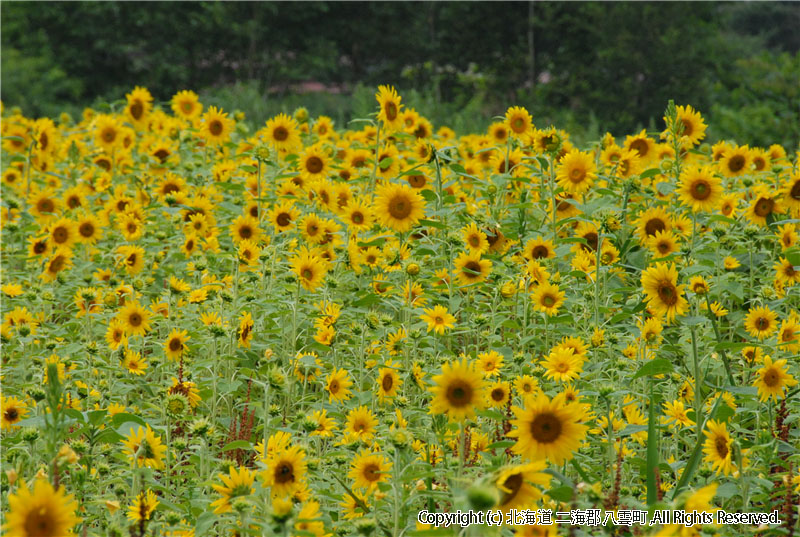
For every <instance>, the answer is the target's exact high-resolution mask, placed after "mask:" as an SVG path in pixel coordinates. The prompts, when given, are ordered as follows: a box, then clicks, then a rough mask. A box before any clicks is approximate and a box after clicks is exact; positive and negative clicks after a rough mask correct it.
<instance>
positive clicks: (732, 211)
mask: <svg viewBox="0 0 800 537" xmlns="http://www.w3.org/2000/svg"><path fill="white" fill-rule="evenodd" d="M739 199H740V198H739V194H736V193H734V194H725V195H724V196H722V198H720V202H719V212H720V214H721V215H722V216H727V217H728V218H736V211H737V209H738V206H739Z"/></svg>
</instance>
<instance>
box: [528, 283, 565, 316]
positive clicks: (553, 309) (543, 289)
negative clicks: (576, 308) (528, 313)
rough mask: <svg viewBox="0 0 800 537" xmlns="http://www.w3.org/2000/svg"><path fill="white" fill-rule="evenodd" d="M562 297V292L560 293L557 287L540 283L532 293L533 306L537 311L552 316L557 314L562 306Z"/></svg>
mask: <svg viewBox="0 0 800 537" xmlns="http://www.w3.org/2000/svg"><path fill="white" fill-rule="evenodd" d="M564 296H565V295H564V292H563V291H560V290H559V288H558V286H557V285H554V284H551V283H550V282H542V283H541V284H539V286H538V287H536V290H535V291H534V292H533V304H534V307H535V308H536V309H537V310H538V311H542V312H544V313H546V314H547V315H550V316H552V315H555V314H556V313H558V309H559V308H560V307H561V305H562V304H564Z"/></svg>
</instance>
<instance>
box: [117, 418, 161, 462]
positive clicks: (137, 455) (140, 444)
mask: <svg viewBox="0 0 800 537" xmlns="http://www.w3.org/2000/svg"><path fill="white" fill-rule="evenodd" d="M122 445H123V446H124V448H123V452H125V453H127V454H128V459H129V460H130V461H131V466H139V467H148V468H155V469H156V470H158V469H160V468H163V467H164V454H165V453H166V451H167V446H165V445H163V444H162V443H161V437H160V436H156V434H155V433H154V432H153V430H152V429H151V428H150V425H147V429H144V428H143V427H141V426H140V427H138V428H137V430H136V431H134V430H133V429H131V431H130V433H129V434H128V436H127V437H126V438H125V439H124V440H123V441H122Z"/></svg>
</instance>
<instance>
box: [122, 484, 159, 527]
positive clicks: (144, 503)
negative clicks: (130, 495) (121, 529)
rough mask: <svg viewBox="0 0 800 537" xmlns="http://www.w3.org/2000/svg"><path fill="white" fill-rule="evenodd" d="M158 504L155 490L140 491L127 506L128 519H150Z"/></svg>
mask: <svg viewBox="0 0 800 537" xmlns="http://www.w3.org/2000/svg"><path fill="white" fill-rule="evenodd" d="M158 504H159V501H158V498H157V497H156V494H155V492H153V491H152V490H150V489H148V490H147V491H142V492H140V493H139V495H138V496H136V498H135V499H134V500H133V502H132V503H131V505H130V507H129V508H128V520H134V521H136V522H139V521H142V520H150V517H151V516H152V515H153V511H155V510H156V507H158Z"/></svg>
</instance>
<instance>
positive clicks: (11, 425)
mask: <svg viewBox="0 0 800 537" xmlns="http://www.w3.org/2000/svg"><path fill="white" fill-rule="evenodd" d="M27 413H28V405H26V404H25V401H22V400H20V399H17V398H16V397H3V398H2V403H1V404H0V419H1V420H2V421H0V423H2V429H3V430H9V431H10V430H12V429H16V428H18V427H19V426H18V425H16V424H17V422H19V421H21V420H22V419H23V418H24V417H25V415H26V414H27Z"/></svg>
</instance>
